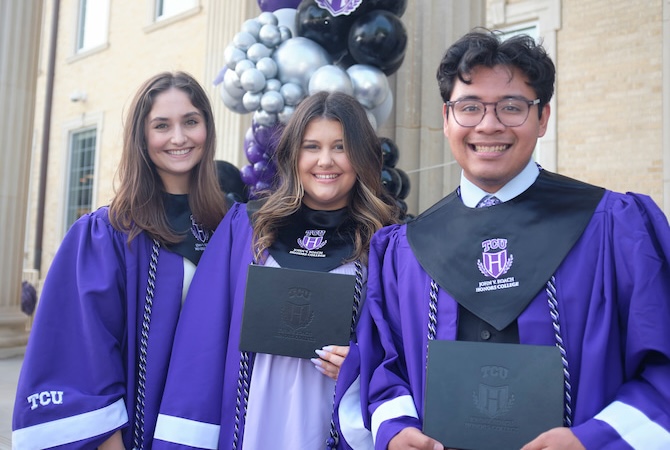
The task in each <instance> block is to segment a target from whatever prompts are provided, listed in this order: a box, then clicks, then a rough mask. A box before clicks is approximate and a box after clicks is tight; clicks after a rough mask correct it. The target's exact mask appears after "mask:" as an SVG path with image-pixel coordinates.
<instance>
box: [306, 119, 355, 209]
mask: <svg viewBox="0 0 670 450" xmlns="http://www.w3.org/2000/svg"><path fill="white" fill-rule="evenodd" d="M298 174H299V176H300V182H301V183H302V185H303V188H304V190H305V195H304V197H303V199H302V201H303V203H304V204H305V205H306V206H308V207H309V208H312V209H316V210H326V211H332V210H336V209H340V208H344V207H345V206H347V204H348V203H349V197H350V194H351V189H352V188H353V187H354V184H355V183H356V173H355V172H354V169H353V167H352V166H351V163H350V162H349V157H348V156H347V153H346V151H345V149H344V134H343V132H342V124H341V123H340V122H339V121H337V120H330V119H324V118H317V119H314V120H312V121H311V122H310V123H309V124H308V125H307V128H306V129H305V134H304V136H303V140H302V144H301V148H300V156H299V157H298Z"/></svg>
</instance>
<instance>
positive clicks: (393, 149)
mask: <svg viewBox="0 0 670 450" xmlns="http://www.w3.org/2000/svg"><path fill="white" fill-rule="evenodd" d="M379 143H380V144H381V147H382V158H383V163H384V165H385V166H388V167H395V165H396V164H397V163H398V159H399V158H400V151H399V150H398V146H397V145H395V142H393V141H392V140H391V139H389V138H387V137H380V138H379Z"/></svg>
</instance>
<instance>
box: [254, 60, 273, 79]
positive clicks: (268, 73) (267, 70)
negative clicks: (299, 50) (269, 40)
mask: <svg viewBox="0 0 670 450" xmlns="http://www.w3.org/2000/svg"><path fill="white" fill-rule="evenodd" d="M256 68H257V69H258V70H260V71H261V73H262V74H263V75H264V76H265V78H266V79H270V78H274V77H276V76H277V63H276V62H275V60H274V59H272V58H270V57H269V56H266V57H265V58H261V59H259V60H258V62H257V63H256Z"/></svg>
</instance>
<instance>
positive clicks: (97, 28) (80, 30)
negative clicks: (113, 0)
mask: <svg viewBox="0 0 670 450" xmlns="http://www.w3.org/2000/svg"><path fill="white" fill-rule="evenodd" d="M109 2H110V0H79V3H78V7H77V13H76V26H75V30H76V32H75V35H74V36H75V42H74V56H75V57H83V56H87V55H90V54H91V53H95V52H98V51H100V50H103V49H106V48H107V47H108V46H109V6H110V5H109ZM86 30H89V32H90V30H94V31H93V33H94V34H88V35H87V31H86ZM82 34H83V35H82ZM86 36H88V40H92V42H89V43H88V44H86V43H85V42H82V41H83V40H86V39H87V37H86Z"/></svg>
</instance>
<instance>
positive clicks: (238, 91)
mask: <svg viewBox="0 0 670 450" xmlns="http://www.w3.org/2000/svg"><path fill="white" fill-rule="evenodd" d="M223 88H224V89H225V90H226V92H228V94H230V96H231V97H234V98H242V96H243V95H244V93H245V92H246V89H244V88H243V87H242V83H240V77H238V76H237V74H236V73H235V71H234V70H230V69H228V70H226V73H224V74H223Z"/></svg>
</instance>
